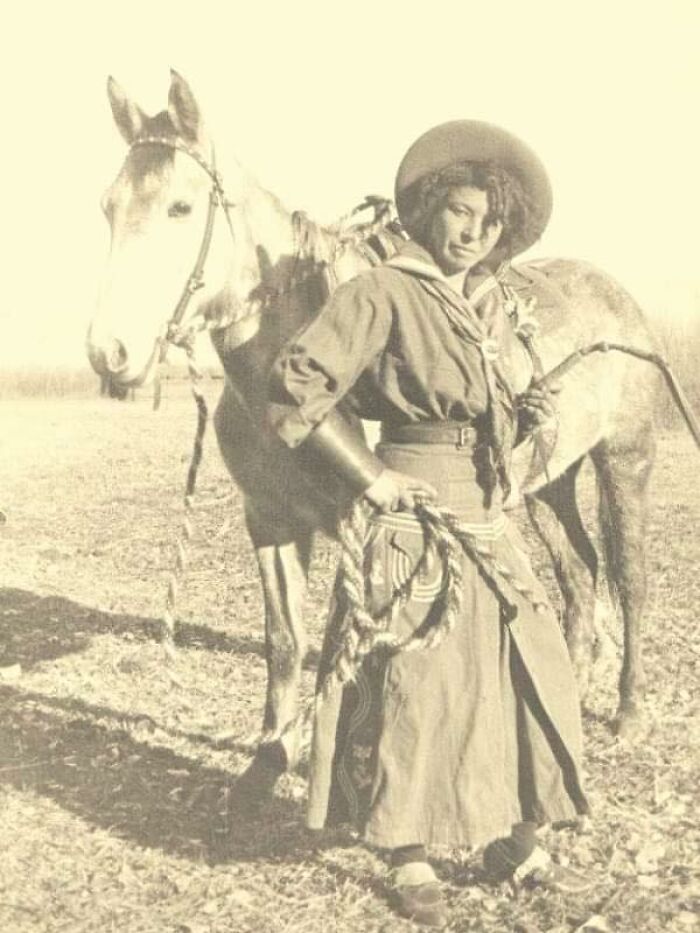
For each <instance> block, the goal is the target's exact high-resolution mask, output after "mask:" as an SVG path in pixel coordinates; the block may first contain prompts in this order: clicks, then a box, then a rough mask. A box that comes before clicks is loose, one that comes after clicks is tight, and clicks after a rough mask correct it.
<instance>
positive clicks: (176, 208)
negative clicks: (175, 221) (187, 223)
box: [168, 201, 192, 217]
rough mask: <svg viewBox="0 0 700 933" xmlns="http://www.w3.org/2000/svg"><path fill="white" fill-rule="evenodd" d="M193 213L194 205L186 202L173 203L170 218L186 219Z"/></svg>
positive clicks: (169, 209) (169, 212)
mask: <svg viewBox="0 0 700 933" xmlns="http://www.w3.org/2000/svg"><path fill="white" fill-rule="evenodd" d="M191 211H192V205H191V204H188V203H187V202H186V201H173V203H172V204H171V205H170V207H169V208H168V217H186V216H187V215H188V214H189V213H190V212H191Z"/></svg>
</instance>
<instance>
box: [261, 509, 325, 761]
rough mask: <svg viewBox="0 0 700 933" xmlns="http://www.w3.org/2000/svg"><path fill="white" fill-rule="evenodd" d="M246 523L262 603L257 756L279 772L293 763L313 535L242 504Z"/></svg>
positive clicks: (295, 747)
mask: <svg viewBox="0 0 700 933" xmlns="http://www.w3.org/2000/svg"><path fill="white" fill-rule="evenodd" d="M246 518H247V523H248V530H249V532H250V536H251V539H252V541H253V545H254V546H255V553H256V556H257V560H258V567H259V569H260V578H261V582H262V588H263V597H264V601H265V659H266V662H267V696H266V700H265V714H264V718H263V733H262V738H261V742H260V747H259V751H258V757H259V758H261V759H263V760H265V761H266V762H267V763H268V764H270V765H272V766H276V767H277V768H279V770H280V772H281V771H284V770H288V769H290V768H293V767H294V766H295V764H296V763H297V760H298V756H299V746H300V740H301V736H300V727H299V725H298V724H297V723H295V719H296V717H297V713H298V711H299V692H300V684H301V670H302V664H303V662H304V657H305V655H306V648H307V641H306V631H305V627H304V620H303V609H304V601H305V597H306V588H307V582H308V571H309V559H310V555H311V544H312V539H313V536H312V532H311V531H309V530H308V529H303V528H290V527H288V526H287V525H286V524H283V523H282V522H281V520H280V519H279V517H275V516H271V515H270V514H265V512H264V511H263V510H261V509H259V508H256V507H255V505H254V504H252V503H247V505H246Z"/></svg>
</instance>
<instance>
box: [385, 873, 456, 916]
mask: <svg viewBox="0 0 700 933" xmlns="http://www.w3.org/2000/svg"><path fill="white" fill-rule="evenodd" d="M391 901H392V905H393V907H394V908H395V910H396V912H397V913H399V914H400V915H401V916H402V917H405V918H406V919H407V920H412V921H413V922H414V923H417V924H419V925H420V926H425V927H444V926H445V924H446V923H447V905H446V904H445V901H444V899H443V897H442V891H441V890H440V884H439V882H438V880H437V878H436V876H435V872H434V871H433V869H432V868H431V867H430V865H428V863H427V862H409V863H408V864H407V865H401V866H400V867H399V868H396V869H394V870H393V871H392V882H391Z"/></svg>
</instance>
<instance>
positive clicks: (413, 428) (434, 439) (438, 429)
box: [381, 421, 484, 450]
mask: <svg viewBox="0 0 700 933" xmlns="http://www.w3.org/2000/svg"><path fill="white" fill-rule="evenodd" d="M483 439H484V438H483V429H481V430H479V428H478V427H477V425H476V423H475V422H474V421H421V422H417V423H414V424H399V425H396V424H385V423H382V430H381V441H382V442H384V443H387V444H447V445H450V446H453V447H456V448H457V449H458V450H461V449H463V448H466V447H468V448H470V449H473V448H474V447H476V446H477V444H478V443H479V442H480V441H483Z"/></svg>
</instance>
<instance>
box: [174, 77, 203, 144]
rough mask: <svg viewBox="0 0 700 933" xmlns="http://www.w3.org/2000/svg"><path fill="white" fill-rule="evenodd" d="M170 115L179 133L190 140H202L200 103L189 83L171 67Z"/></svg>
mask: <svg viewBox="0 0 700 933" xmlns="http://www.w3.org/2000/svg"><path fill="white" fill-rule="evenodd" d="M168 115H169V116H170V119H171V120H172V122H173V124H174V126H175V129H176V130H177V133H178V135H180V136H182V137H183V139H186V140H188V141H190V142H201V141H202V138H203V135H204V121H203V120H202V114H201V112H200V109H199V104H198V103H197V101H196V100H195V98H194V94H193V93H192V91H191V89H190V86H189V84H188V83H187V82H186V81H185V79H184V78H182V77H181V76H180V75H179V74H178V73H177V71H174V70H173V69H172V68H171V69H170V93H169V95H168Z"/></svg>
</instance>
